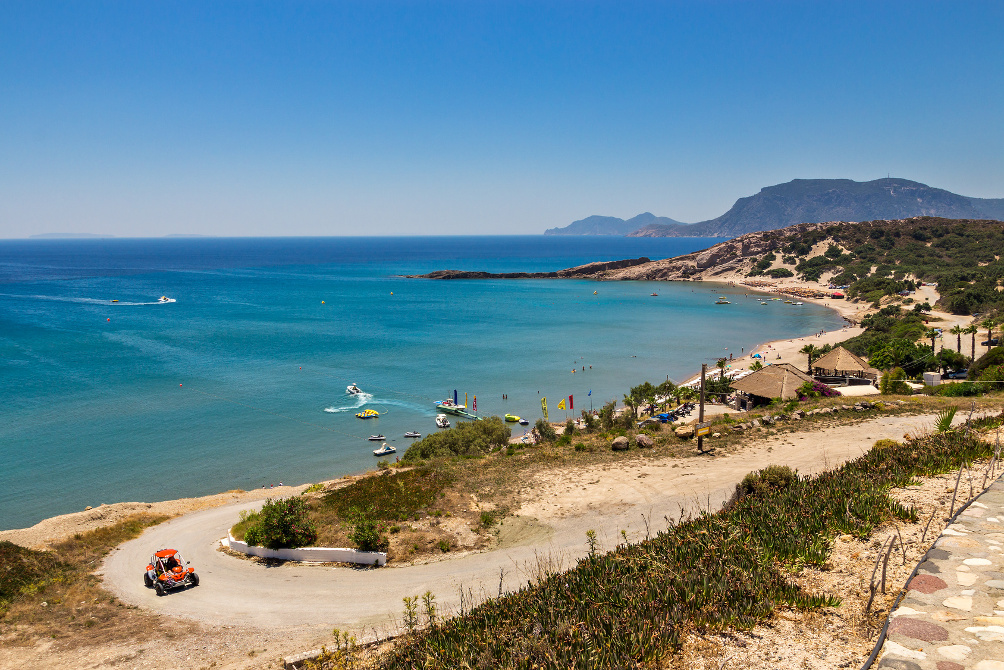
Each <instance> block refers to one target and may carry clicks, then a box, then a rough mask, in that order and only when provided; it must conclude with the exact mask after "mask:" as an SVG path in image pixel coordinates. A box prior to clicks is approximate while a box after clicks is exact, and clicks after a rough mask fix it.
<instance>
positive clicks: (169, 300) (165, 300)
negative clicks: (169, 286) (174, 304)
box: [157, 295, 171, 302]
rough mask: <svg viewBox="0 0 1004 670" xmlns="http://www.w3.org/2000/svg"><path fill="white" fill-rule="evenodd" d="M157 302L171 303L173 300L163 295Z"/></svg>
mask: <svg viewBox="0 0 1004 670" xmlns="http://www.w3.org/2000/svg"><path fill="white" fill-rule="evenodd" d="M157 302H171V299H170V298H168V297H167V296H166V295H162V296H160V300H158V301H157Z"/></svg>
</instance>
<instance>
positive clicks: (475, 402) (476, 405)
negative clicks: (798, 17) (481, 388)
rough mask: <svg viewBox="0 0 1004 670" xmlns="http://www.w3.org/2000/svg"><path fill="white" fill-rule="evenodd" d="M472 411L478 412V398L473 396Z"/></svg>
mask: <svg viewBox="0 0 1004 670" xmlns="http://www.w3.org/2000/svg"><path fill="white" fill-rule="evenodd" d="M474 411H475V412H477V411H478V397H477V396H474Z"/></svg>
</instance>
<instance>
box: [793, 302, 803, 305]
mask: <svg viewBox="0 0 1004 670" xmlns="http://www.w3.org/2000/svg"><path fill="white" fill-rule="evenodd" d="M792 304H793V305H801V304H803V303H801V302H793V303H792Z"/></svg>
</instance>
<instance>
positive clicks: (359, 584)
mask: <svg viewBox="0 0 1004 670" xmlns="http://www.w3.org/2000/svg"><path fill="white" fill-rule="evenodd" d="M960 418H961V417H960ZM933 419H934V417H933V416H932V415H927V416H912V417H904V416H879V417H876V418H874V419H870V420H867V421H864V422H862V423H859V424H856V425H849V426H840V427H834V428H825V429H822V430H818V431H813V432H801V433H792V434H783V435H774V436H771V437H769V438H764V439H762V440H759V441H758V442H757V443H754V444H753V445H752V446H750V447H749V448H746V449H744V450H743V451H742V452H741V453H738V454H733V455H728V456H719V457H714V458H711V457H709V458H694V459H685V460H677V459H670V458H667V459H665V460H661V461H648V462H645V463H637V464H624V465H623V466H619V465H616V464H606V465H602V466H595V467H590V468H585V469H577V470H568V471H559V472H551V473H548V474H547V476H546V477H541V478H539V480H538V481H534V482H528V489H529V490H531V491H533V492H534V494H533V495H532V496H531V498H530V502H528V503H527V504H526V505H524V506H523V508H521V509H520V510H519V512H518V515H519V516H518V517H516V518H513V519H509V520H508V521H507V523H506V525H505V526H504V527H503V529H502V532H501V534H502V538H503V539H505V538H509V540H508V541H509V542H510V546H504V544H503V546H502V547H500V548H497V549H495V550H492V551H488V552H483V553H476V554H469V555H466V556H450V557H449V558H448V560H443V561H439V562H434V563H427V564H420V565H412V566H404V567H386V568H382V569H379V570H355V569H351V568H344V567H331V566H320V565H317V566H312V565H298V564H285V565H282V566H277V567H269V566H265V565H262V564H259V563H254V562H251V561H247V560H242V559H239V558H235V557H233V556H230V555H227V554H225V553H222V552H220V551H218V550H217V548H218V546H219V540H220V538H222V537H223V536H224V535H226V532H227V529H228V527H229V526H230V525H231V524H233V523H234V522H235V521H236V519H237V516H238V513H239V511H240V510H242V509H251V508H255V507H257V506H260V504H261V503H260V502H250V503H249V502H245V503H241V504H237V505H230V506H225V507H218V508H214V509H208V510H204V511H200V512H196V513H193V514H188V515H185V516H182V517H179V518H176V519H173V520H171V521H169V522H166V523H164V524H161V525H159V526H155V527H152V528H150V529H148V530H147V531H146V532H145V533H144V534H143V535H142V536H140V537H139V538H137V539H136V540H132V541H130V542H127V543H125V544H123V545H122V546H120V547H119V548H118V549H116V550H115V551H114V552H113V553H112V554H110V555H109V557H108V558H107V559H106V561H105V564H104V566H103V578H104V582H105V584H106V586H107V588H109V589H110V590H111V591H112V592H114V593H115V594H116V595H117V596H118V597H119V598H121V599H122V600H123V601H125V602H128V603H131V604H134V605H137V606H140V607H142V608H146V609H149V610H153V611H156V612H160V613H164V614H168V615H170V616H184V617H190V618H193V619H196V620H199V621H203V622H206V623H210V624H217V625H251V626H256V627H261V628H265V629H282V628H287V627H289V628H298V629H299V630H300V631H301V632H303V631H304V629H315V628H316V629H317V630H318V631H323V630H327V631H330V630H331V628H332V627H339V628H343V629H346V628H348V629H354V630H356V631H359V632H361V633H362V634H363V637H372V634H373V633H374V632H377V633H379V634H380V635H381V636H383V635H386V634H388V633H391V632H395V631H396V630H397V628H398V624H399V621H398V620H399V618H400V613H401V611H402V598H403V597H404V596H408V595H419V594H422V593H424V592H425V591H432V592H433V593H434V594H436V597H437V600H438V602H439V604H440V606H441V607H445V608H446V609H447V610H448V611H449V610H453V609H455V608H456V607H457V606H458V605H459V603H460V599H459V595H458V594H459V589H460V588H461V586H462V587H463V588H464V589H465V590H472V591H473V593H474V595H475V598H476V599H480V598H479V596H480V597H485V596H488V595H495V594H497V593H498V590H499V577H500V572H501V573H502V575H503V585H502V588H503V589H504V590H507V591H508V590H512V589H514V588H516V587H518V586H519V585H520V584H523V583H525V582H526V581H527V579H528V578H529V577H530V576H531V575H532V574H533V572H534V569H535V566H537V565H539V564H540V562H541V561H542V560H546V559H550V560H552V561H553V562H554V563H556V564H560V565H564V566H566V567H567V566H569V565H571V564H573V563H574V561H575V559H576V558H578V557H580V556H582V555H583V554H584V553H585V551H586V544H585V533H586V531H587V530H590V529H593V530H595V531H596V532H597V534H598V536H599V539H600V542H601V546H602V547H605V548H609V547H611V546H613V545H614V544H616V543H617V542H619V541H620V533H621V530H624V531H626V532H627V533H628V537H629V538H630V539H632V540H634V539H638V538H640V537H642V536H643V535H644V532H645V524H644V521H643V516H647V517H649V518H651V519H654V520H658V521H652V526H653V528H652V531H653V532H654V531H655V530H657V529H661V528H663V527H664V526H665V521H664V520H663V516H664V515H669V516H671V517H678V516H679V513H680V508H681V507H683V508H685V509H695V508H697V507H699V506H704V507H706V506H707V505H708V504H709V503H710V504H711V505H712V507H714V508H717V507H718V506H720V504H721V503H722V501H724V500H725V499H726V498H727V497H728V495H729V494H730V493H731V491H732V490H733V488H734V486H735V484H736V483H737V482H738V481H739V480H740V479H741V478H742V477H743V476H744V475H745V474H746V473H748V472H750V471H751V470H755V469H758V468H761V467H764V466H766V465H768V464H771V463H780V464H786V465H790V466H792V467H794V468H797V469H798V470H799V472H801V473H805V474H807V473H811V472H816V471H820V470H823V469H826V468H827V467H832V466H834V465H836V464H839V463H841V462H843V461H845V460H847V459H850V458H854V457H856V456H859V455H860V454H862V453H863V452H864V451H865V450H867V449H868V448H869V447H870V446H871V445H872V444H873V443H874V442H875V441H876V440H878V439H882V438H892V439H901V438H902V436H903V434H904V433H906V432H910V433H916V432H918V431H920V430H923V429H925V428H927V429H929V428H930V426H931V425H932V423H933ZM165 546H169V547H175V548H178V549H181V550H182V551H183V553H184V554H185V555H186V557H187V558H188V560H190V561H192V563H193V565H194V566H195V568H196V570H197V571H198V573H199V575H200V577H201V578H202V583H201V585H200V586H199V587H197V588H194V589H189V590H187V591H184V592H175V593H172V594H170V595H167V596H165V597H160V598H158V597H157V596H156V595H155V594H154V592H153V591H152V590H149V589H147V588H145V587H144V586H143V579H142V577H143V574H142V573H143V568H144V566H145V565H146V563H147V559H148V557H149V555H150V554H151V553H152V551H154V550H156V549H159V548H161V547H165Z"/></svg>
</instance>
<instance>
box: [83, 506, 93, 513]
mask: <svg viewBox="0 0 1004 670" xmlns="http://www.w3.org/2000/svg"><path fill="white" fill-rule="evenodd" d="M92 509H94V508H93V507H91V506H90V505H88V506H87V507H85V508H84V511H85V512H86V511H87V510H92Z"/></svg>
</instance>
